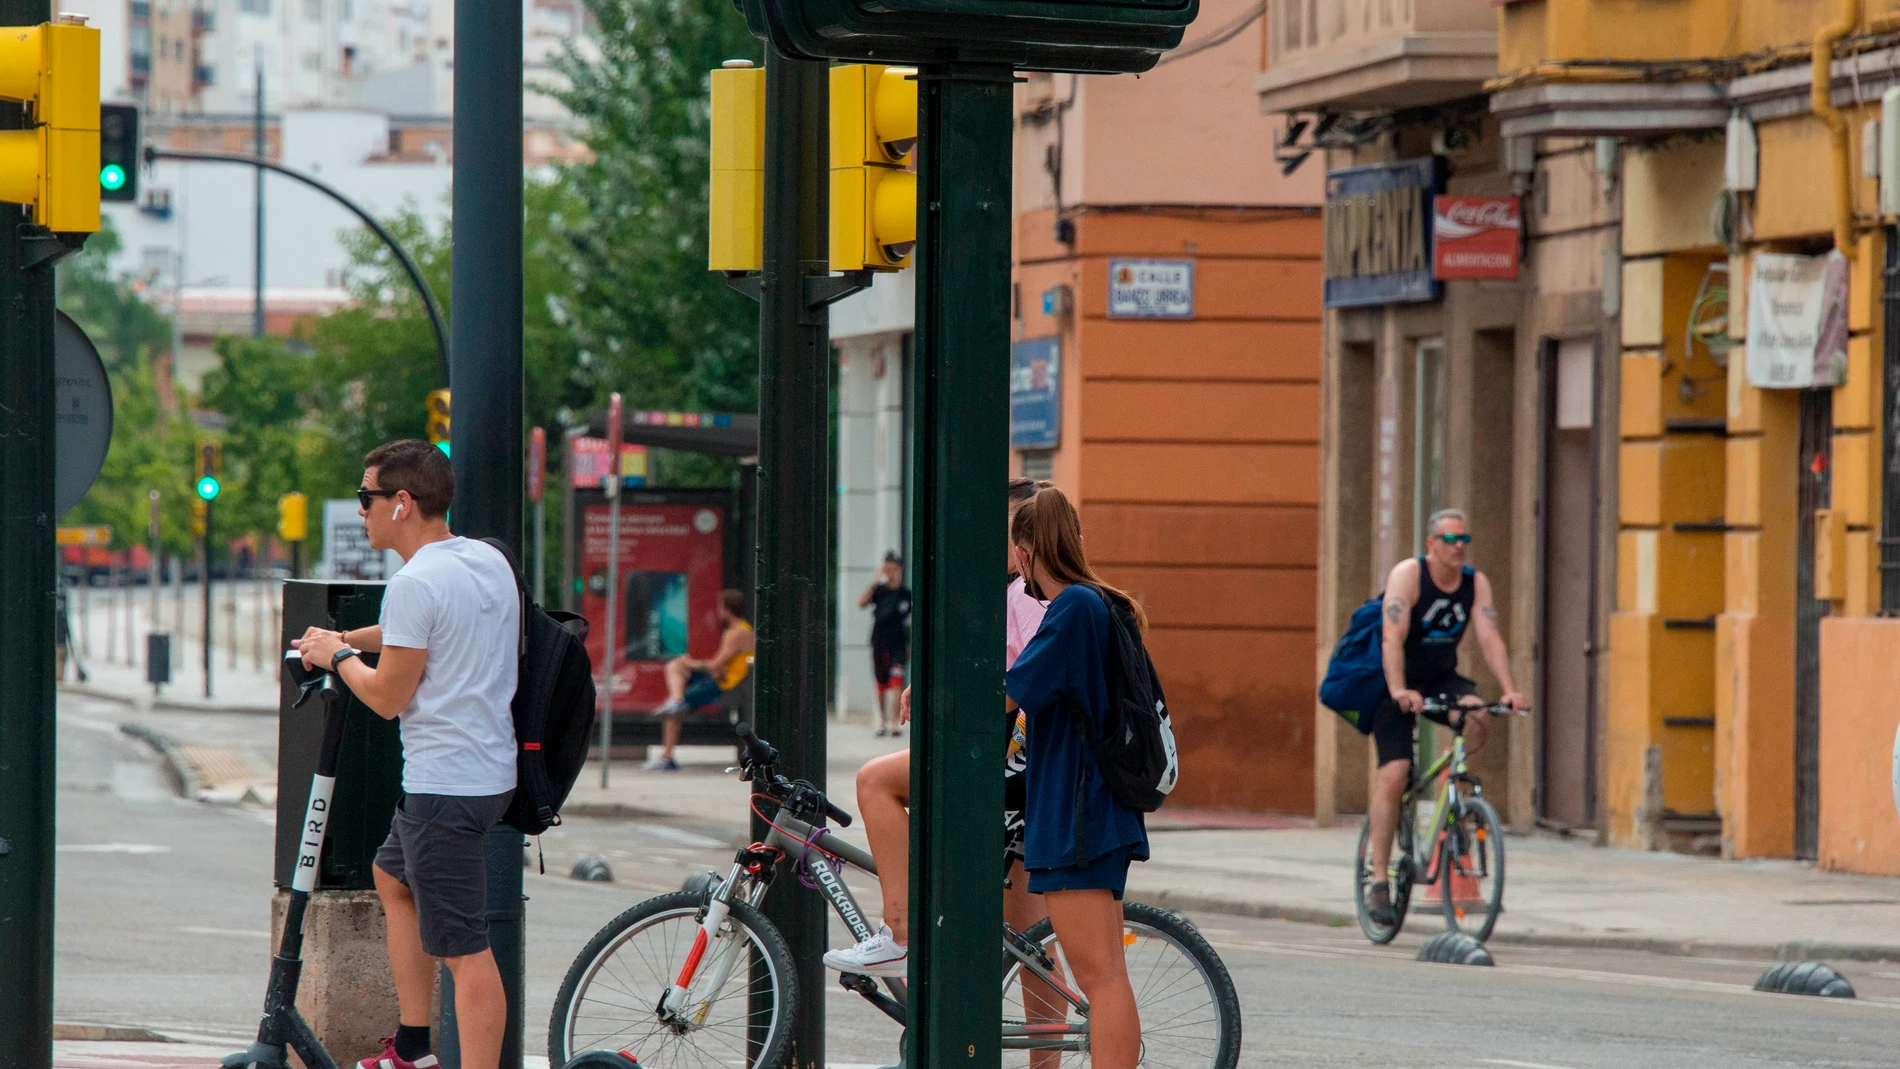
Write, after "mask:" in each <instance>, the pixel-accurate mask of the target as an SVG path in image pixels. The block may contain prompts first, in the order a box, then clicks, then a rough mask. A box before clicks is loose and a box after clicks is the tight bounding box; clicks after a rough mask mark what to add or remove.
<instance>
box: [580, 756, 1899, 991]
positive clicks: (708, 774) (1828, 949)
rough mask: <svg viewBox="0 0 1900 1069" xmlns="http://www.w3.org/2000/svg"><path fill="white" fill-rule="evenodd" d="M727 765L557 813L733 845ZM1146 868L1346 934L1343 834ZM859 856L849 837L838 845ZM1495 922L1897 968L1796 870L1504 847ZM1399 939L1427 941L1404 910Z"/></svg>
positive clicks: (1559, 846)
mask: <svg viewBox="0 0 1900 1069" xmlns="http://www.w3.org/2000/svg"><path fill="white" fill-rule="evenodd" d="M829 736H830V761H829V763H828V768H827V772H826V774H827V779H828V782H827V788H828V791H829V793H830V794H831V795H832V796H833V798H834V800H836V801H838V802H839V803H840V804H842V805H843V806H844V808H845V809H847V810H850V811H852V812H855V811H856V810H857V805H856V803H855V799H854V789H853V786H852V783H853V779H854V777H855V776H856V774H857V769H858V767H859V766H860V765H861V764H863V762H864V761H865V760H866V759H867V758H869V757H872V756H875V755H877V754H879V753H885V752H889V751H890V750H894V749H898V748H900V747H902V746H905V745H908V744H909V737H908V734H907V735H906V737H905V738H903V739H900V740H896V741H895V742H892V741H891V740H888V739H878V738H875V737H873V736H872V734H871V730H870V728H869V727H868V726H866V725H863V724H855V723H854V724H838V723H833V724H831V725H830V733H829ZM731 763H732V757H731V752H730V751H727V750H716V749H712V748H700V749H699V750H697V751H694V750H690V749H687V748H682V750H681V765H682V768H683V770H682V771H680V772H676V773H654V772H643V771H641V770H640V769H639V768H638V766H637V763H635V762H632V761H626V762H617V763H616V764H615V765H614V766H613V767H612V768H611V769H610V783H611V785H610V786H609V787H608V788H607V789H606V790H602V789H601V788H600V786H599V782H600V774H599V770H598V768H597V766H595V765H589V766H588V768H587V770H586V771H585V772H583V773H582V775H581V780H580V783H579V784H577V785H576V787H575V789H574V793H573V795H572V797H571V798H570V799H569V802H568V804H567V807H566V809H565V810H564V812H566V813H569V814H573V815H577V816H579V815H593V816H601V817H627V818H639V817H680V818H691V819H693V820H695V821H699V822H703V823H713V824H718V823H723V822H730V823H731V825H732V828H733V832H734V834H735V835H743V834H744V815H745V805H746V789H745V788H746V785H745V784H742V783H740V782H739V780H738V777H737V776H736V775H735V776H727V775H724V774H722V771H721V770H722V767H723V766H724V765H727V764H731ZM1148 827H1149V831H1150V833H1151V839H1152V847H1153V852H1154V858H1153V860H1151V861H1149V862H1147V863H1146V864H1138V865H1136V866H1135V867H1134V870H1133V872H1131V874H1130V877H1129V896H1130V897H1131V898H1134V899H1137V900H1140V901H1146V902H1152V903H1155V904H1158V905H1168V906H1173V907H1176V908H1180V909H1186V910H1194V911H1198V912H1211V913H1232V914H1240V915H1244V916H1250V917H1264V918H1278V919H1282V920H1288V921H1300V922H1306V923H1318V924H1331V925H1352V924H1356V923H1357V922H1356V920H1355V919H1354V917H1353V904H1352V857H1353V853H1354V849H1355V847H1356V845H1357V842H1358V835H1359V826H1358V822H1357V821H1356V820H1354V821H1353V823H1352V824H1351V825H1350V826H1342V827H1333V828H1315V827H1314V826H1313V824H1312V821H1310V820H1302V819H1300V818H1291V817H1275V816H1267V815H1248V814H1228V813H1213V812H1205V811H1197V810H1186V809H1175V808H1172V807H1169V808H1164V809H1163V810H1162V811H1161V812H1160V813H1157V814H1155V815H1154V816H1153V817H1151V818H1150V819H1149V822H1148ZM840 834H842V835H843V836H844V837H845V838H846V839H849V840H851V841H853V842H856V843H858V844H860V845H862V844H863V842H864V836H863V832H862V829H861V828H859V827H855V826H854V827H852V828H850V829H846V830H844V831H842V832H840ZM1506 860H1507V863H1508V868H1507V872H1508V883H1507V886H1506V892H1505V902H1506V909H1505V913H1504V915H1503V917H1502V918H1501V919H1500V920H1499V922H1498V928H1497V931H1496V933H1495V934H1494V935H1493V936H1492V941H1493V942H1496V943H1527V944H1537V945H1547V946H1552V945H1554V946H1589V947H1605V948H1618V949H1629V950H1643V951H1650V952H1656V953H1666V954H1701V955H1714V956H1727V957H1744V958H1769V959H1791V958H1793V959H1798V958H1825V959H1835V960H1866V961H1890V962H1900V879H1890V878H1880V877H1869V876H1853V875H1846V874H1840V873H1830V872H1822V871H1819V870H1817V869H1816V868H1815V867H1814V866H1813V865H1811V864H1807V863H1804V862H1797V861H1781V860H1771V861H1720V860H1715V859H1710V858H1697V857H1689V856H1686V855H1681V854H1660V853H1643V852H1638V851H1632V850H1620V849H1614V848H1607V847H1596V846H1589V845H1584V844H1580V843H1577V842H1574V841H1569V840H1564V839H1559V838H1555V837H1551V836H1543V835H1536V836H1518V835H1513V836H1510V837H1509V839H1508V840H1507V846H1506ZM1410 923H1411V924H1412V925H1415V926H1418V928H1419V929H1420V930H1432V931H1435V930H1437V929H1438V928H1439V927H1440V926H1441V924H1442V922H1441V921H1440V920H1439V918H1438V917H1437V916H1436V915H1428V914H1424V913H1421V912H1419V911H1417V910H1415V911H1414V913H1413V914H1412V917H1411V920H1410Z"/></svg>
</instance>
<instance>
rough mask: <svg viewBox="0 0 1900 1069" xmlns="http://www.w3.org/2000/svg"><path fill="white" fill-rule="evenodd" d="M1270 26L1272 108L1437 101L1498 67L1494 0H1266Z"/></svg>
mask: <svg viewBox="0 0 1900 1069" xmlns="http://www.w3.org/2000/svg"><path fill="white" fill-rule="evenodd" d="M1267 26H1268V28H1269V32H1268V37H1269V41H1268V45H1267V68H1266V70H1264V71H1262V72H1261V73H1260V75H1259V76H1258V77H1257V78H1256V79H1255V80H1254V90H1255V92H1257V93H1259V94H1260V110H1262V111H1266V112H1280V111H1385V110H1391V109H1396V108H1410V107H1421V106H1427V105H1431V104H1440V103H1444V102H1446V101H1449V100H1456V99H1459V98H1460V97H1467V96H1471V95H1474V94H1476V93H1478V92H1480V91H1481V90H1482V87H1483V85H1484V83H1485V81H1486V80H1488V79H1490V78H1493V77H1496V75H1497V72H1498V15H1497V10H1496V8H1495V7H1493V5H1492V0H1412V2H1410V3H1394V2H1393V0H1268V2H1267Z"/></svg>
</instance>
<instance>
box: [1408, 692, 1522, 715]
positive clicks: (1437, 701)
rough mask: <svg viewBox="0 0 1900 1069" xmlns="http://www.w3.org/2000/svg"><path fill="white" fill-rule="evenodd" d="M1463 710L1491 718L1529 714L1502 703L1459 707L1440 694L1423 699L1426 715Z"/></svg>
mask: <svg viewBox="0 0 1900 1069" xmlns="http://www.w3.org/2000/svg"><path fill="white" fill-rule="evenodd" d="M1465 710H1477V711H1479V712H1484V713H1490V714H1491V715H1493V716H1529V715H1530V712H1531V711H1530V710H1529V709H1517V708H1514V707H1512V706H1509V705H1506V704H1504V703H1503V702H1488V703H1486V704H1483V705H1460V704H1459V703H1457V702H1448V701H1446V700H1445V698H1444V695H1442V694H1441V695H1439V696H1438V697H1436V698H1427V699H1425V711H1426V712H1428V713H1450V712H1463V711H1465Z"/></svg>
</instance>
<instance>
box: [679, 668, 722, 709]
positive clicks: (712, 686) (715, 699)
mask: <svg viewBox="0 0 1900 1069" xmlns="http://www.w3.org/2000/svg"><path fill="white" fill-rule="evenodd" d="M724 693H725V691H723V690H720V689H719V681H718V680H716V679H714V678H713V677H712V674H711V673H709V672H707V671H706V670H705V669H703V668H695V669H693V674H692V675H690V676H687V677H686V707H687V708H688V709H698V708H701V707H703V706H707V705H717V704H719V696H720V695H721V694H724Z"/></svg>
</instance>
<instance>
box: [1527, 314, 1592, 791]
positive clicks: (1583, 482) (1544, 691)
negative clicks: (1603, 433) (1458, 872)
mask: <svg viewBox="0 0 1900 1069" xmlns="http://www.w3.org/2000/svg"><path fill="white" fill-rule="evenodd" d="M1596 350H1597V345H1596V339H1595V338H1572V339H1565V340H1563V341H1551V342H1546V343H1545V345H1544V347H1543V368H1542V378H1543V398H1544V420H1543V428H1544V433H1543V473H1542V474H1543V480H1542V484H1543V487H1544V509H1543V516H1542V531H1541V532H1540V541H1541V545H1540V547H1539V548H1540V550H1541V552H1540V553H1539V560H1540V562H1541V567H1542V575H1541V577H1540V582H1541V586H1542V589H1541V590H1540V594H1541V595H1542V597H1541V599H1540V601H1541V605H1542V613H1543V619H1542V620H1541V622H1540V632H1541V633H1540V634H1539V636H1538V643H1537V649H1538V660H1539V665H1538V668H1539V671H1538V680H1539V683H1540V686H1541V693H1540V694H1539V695H1538V698H1537V714H1536V715H1537V720H1538V736H1537V737H1538V751H1537V783H1538V791H1537V815H1538V818H1539V820H1540V822H1542V823H1546V824H1551V825H1556V826H1558V827H1564V828H1578V827H1589V826H1592V825H1594V824H1595V823H1596V789H1595V784H1596V761H1597V752H1596V751H1597V747H1596V741H1597V724H1596V644H1595V643H1596V627H1597V598H1596V590H1597V551H1596V549H1597V538H1596V530H1597V493H1596V483H1597V465H1596V454H1597V441H1596V424H1597V420H1596V381H1597V375H1596V363H1597V358H1596Z"/></svg>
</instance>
